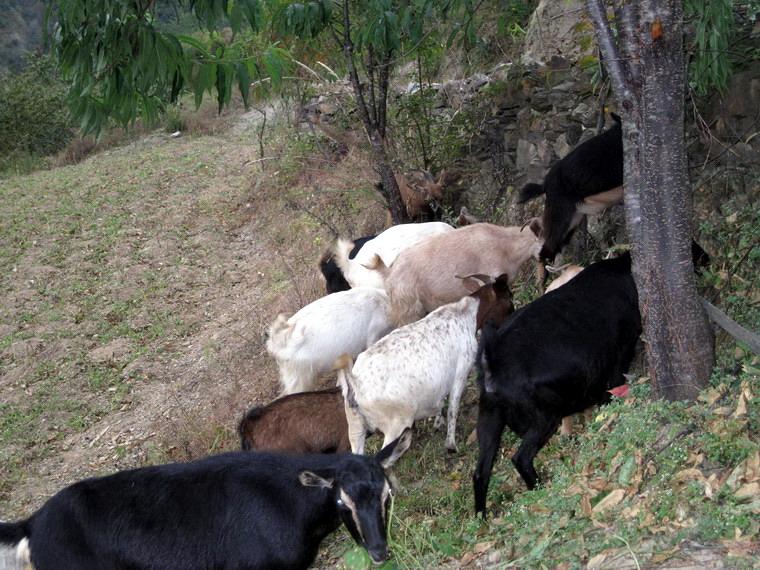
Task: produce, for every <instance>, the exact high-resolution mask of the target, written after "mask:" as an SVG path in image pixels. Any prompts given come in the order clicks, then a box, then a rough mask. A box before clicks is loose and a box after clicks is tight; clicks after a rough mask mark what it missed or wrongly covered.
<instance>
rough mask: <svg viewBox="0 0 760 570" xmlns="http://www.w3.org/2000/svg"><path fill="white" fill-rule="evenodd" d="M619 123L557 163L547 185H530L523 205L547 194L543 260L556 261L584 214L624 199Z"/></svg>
mask: <svg viewBox="0 0 760 570" xmlns="http://www.w3.org/2000/svg"><path fill="white" fill-rule="evenodd" d="M612 118H613V120H614V121H615V124H614V125H613V126H612V127H611V128H610V129H608V130H606V131H605V132H603V133H601V134H599V135H596V136H595V137H593V138H590V139H589V140H587V141H586V142H584V143H583V144H581V145H579V146H577V147H576V148H575V149H573V151H572V152H570V154H568V155H567V156H566V157H564V158H563V159H562V160H559V161H558V162H556V163H554V165H553V166H552V167H551V168H550V169H549V172H548V173H547V174H546V176H545V177H544V183H543V184H533V183H531V184H526V185H525V186H523V188H522V190H520V196H519V199H518V202H519V203H521V204H522V203H524V202H527V201H529V200H532V199H533V198H537V197H538V196H540V195H541V194H546V204H545V206H544V215H543V232H544V234H543V236H542V237H543V238H544V246H543V248H542V249H541V254H540V256H541V258H542V259H546V260H549V261H553V260H554V258H555V257H556V255H557V254H558V253H559V252H560V250H561V249H562V247H563V246H564V245H565V244H566V243H567V242H568V240H569V239H570V237H571V236H572V232H573V230H574V229H575V228H576V227H577V226H578V224H579V223H580V222H581V220H582V219H583V216H584V214H597V213H600V212H603V211H604V210H605V209H606V208H608V207H609V206H612V205H614V204H618V203H620V202H621V201H622V199H623V188H622V186H623V129H622V126H621V122H620V117H619V116H617V115H616V114H614V113H612Z"/></svg>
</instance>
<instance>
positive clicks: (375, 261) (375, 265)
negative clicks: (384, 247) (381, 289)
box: [362, 253, 388, 277]
mask: <svg viewBox="0 0 760 570" xmlns="http://www.w3.org/2000/svg"><path fill="white" fill-rule="evenodd" d="M362 265H363V266H364V267H366V268H367V269H370V270H372V271H377V272H379V273H380V275H382V276H383V277H386V276H387V275H388V266H387V265H385V262H384V261H383V258H382V257H380V256H379V255H378V254H377V253H376V254H374V255H373V256H372V257H371V258H370V260H369V261H368V262H366V263H362Z"/></svg>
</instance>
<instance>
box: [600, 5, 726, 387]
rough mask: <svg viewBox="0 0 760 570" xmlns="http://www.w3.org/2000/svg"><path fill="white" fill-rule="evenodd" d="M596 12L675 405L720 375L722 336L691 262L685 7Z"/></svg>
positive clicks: (654, 340) (644, 301)
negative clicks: (718, 342) (717, 340)
mask: <svg viewBox="0 0 760 570" xmlns="http://www.w3.org/2000/svg"><path fill="white" fill-rule="evenodd" d="M587 8H588V11H589V13H590V15H591V18H592V20H593V22H594V29H595V31H596V36H597V40H598V44H599V48H600V51H601V54H602V58H603V61H604V63H605V65H606V66H607V70H608V72H609V75H610V78H611V80H612V87H613V90H614V93H615V96H616V98H617V101H618V105H619V108H620V114H621V116H622V118H623V147H624V154H625V168H624V172H625V176H624V181H625V182H624V184H625V214H626V225H627V230H628V235H629V237H630V241H631V244H632V247H633V275H634V278H635V281H636V285H637V287H638V291H639V307H640V309H641V314H642V317H643V320H644V338H645V345H646V353H647V357H648V361H649V374H650V376H651V379H652V383H653V385H654V387H655V389H656V390H657V391H658V392H659V393H660V394H661V395H663V396H665V397H667V398H670V399H684V398H688V399H693V398H695V397H696V395H697V392H698V391H699V390H700V388H702V387H704V386H705V385H706V384H707V382H708V380H709V378H710V373H711V371H712V367H713V363H714V359H715V350H714V340H713V334H712V330H711V328H710V325H709V323H708V321H707V317H706V315H705V312H704V310H703V308H702V304H701V302H700V300H699V297H698V295H697V287H696V281H695V277H694V266H693V263H692V257H691V239H692V213H693V207H692V191H691V186H690V184H689V176H688V164H687V157H686V142H685V137H684V98H685V93H686V64H685V61H684V49H683V37H684V29H683V3H682V1H681V0H642V1H641V2H630V1H625V0H614V1H613V10H614V15H615V25H616V29H617V34H616V35H614V34H613V32H612V27H611V25H610V21H609V19H608V16H607V7H606V5H605V2H604V1H603V0H587Z"/></svg>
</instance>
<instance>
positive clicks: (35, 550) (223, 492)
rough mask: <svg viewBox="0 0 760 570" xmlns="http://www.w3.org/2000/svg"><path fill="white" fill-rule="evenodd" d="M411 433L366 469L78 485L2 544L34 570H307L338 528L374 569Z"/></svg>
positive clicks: (253, 456) (292, 459)
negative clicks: (395, 474) (391, 471)
mask: <svg viewBox="0 0 760 570" xmlns="http://www.w3.org/2000/svg"><path fill="white" fill-rule="evenodd" d="M410 441H411V433H410V432H409V430H407V431H406V432H404V433H403V434H402V435H401V436H400V437H399V438H398V439H396V440H395V441H393V442H392V443H391V444H389V445H388V446H386V447H385V448H384V449H382V450H381V451H380V452H379V453H378V454H377V455H376V456H374V457H366V456H359V455H352V454H350V453H345V454H339V455H281V454H273V453H248V452H233V453H226V454H222V455H217V456H214V457H208V458H206V459H201V460H199V461H193V462H191V463H174V464H169V465H158V466H154V467H143V468H141V469H134V470H132V471H122V472H120V473H116V474H114V475H109V476H106V477H98V478H94V479H86V480H84V481H80V482H78V483H75V484H73V485H71V486H69V487H66V488H65V489H63V490H62V491H60V492H59V493H58V494H56V495H55V496H53V497H52V498H51V499H49V500H48V501H47V502H46V503H45V504H44V505H43V506H42V508H41V509H40V510H38V511H37V512H36V513H34V514H33V515H32V516H31V517H29V518H28V519H26V520H24V521H20V522H17V523H0V544H2V543H4V544H17V543H20V544H19V547H18V548H17V552H19V553H21V554H22V555H24V557H25V558H26V559H25V560H23V562H26V563H28V562H29V559H31V564H32V565H33V566H34V568H35V570H59V569H64V570H100V569H103V568H108V569H109V570H127V569H129V570H140V569H157V568H161V569H165V570H170V569H177V570H193V569H208V568H215V569H217V570H222V569H242V568H246V569H263V568H267V569H269V568H306V567H308V566H309V564H311V562H312V561H313V560H314V558H315V557H316V555H317V550H318V548H319V544H320V542H322V540H323V539H324V538H325V537H326V536H327V535H328V534H330V533H331V532H332V531H334V530H335V529H337V528H338V527H339V526H340V524H341V521H342V522H343V523H344V524H345V525H346V527H348V530H349V531H350V533H351V535H352V536H353V537H354V539H355V540H356V541H357V542H358V543H359V544H361V545H362V546H364V547H365V548H366V549H367V550H368V551H369V554H370V556H371V557H372V559H373V560H374V561H375V562H378V563H379V562H382V561H383V560H385V559H386V558H387V557H388V547H387V542H386V524H387V509H388V507H389V503H390V501H389V495H390V492H391V488H390V484H389V482H388V479H387V478H386V476H385V472H384V469H387V468H389V467H390V466H391V465H393V463H394V462H395V461H396V460H397V459H398V458H399V457H400V456H401V455H402V454H403V453H404V451H406V449H407V448H408V447H409V442H410Z"/></svg>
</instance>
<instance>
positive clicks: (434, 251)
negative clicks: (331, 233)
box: [366, 223, 542, 326]
mask: <svg viewBox="0 0 760 570" xmlns="http://www.w3.org/2000/svg"><path fill="white" fill-rule="evenodd" d="M541 245H542V241H541V240H540V239H539V238H538V237H537V236H536V234H535V233H533V231H532V229H531V228H530V227H525V228H520V227H517V226H510V227H502V226H496V225H493V224H486V223H482V224H474V225H472V226H465V227H463V228H459V229H456V230H454V231H450V232H446V233H444V234H439V235H435V236H430V237H428V238H425V239H424V240H422V241H420V242H419V243H417V244H416V245H414V246H412V247H410V248H408V249H406V250H404V251H403V252H401V254H399V256H398V257H397V258H396V261H395V262H394V263H393V265H392V266H391V267H390V268H387V267H385V264H384V263H383V262H382V260H381V259H380V258H379V257H377V256H376V257H374V258H373V259H371V260H370V261H369V263H367V265H366V266H367V267H368V268H370V269H375V270H377V271H380V272H381V273H382V274H383V277H384V280H385V288H386V291H387V292H388V295H389V297H390V302H391V320H392V321H393V322H394V323H395V324H396V325H397V326H401V325H405V324H408V323H411V322H413V321H416V320H418V319H420V318H422V317H423V316H425V315H426V314H427V313H429V312H431V311H432V310H434V309H436V308H437V307H440V306H441V305H445V304H447V303H452V302H454V301H457V300H458V299H461V298H462V297H464V296H466V295H469V291H468V290H467V289H466V288H465V287H464V286H463V285H462V280H461V279H459V278H458V277H457V276H462V275H473V274H478V273H479V274H484V275H501V274H506V275H507V276H508V279H509V281H510V282H511V281H512V280H513V279H514V278H515V276H516V275H517V272H518V270H519V269H520V266H521V265H522V264H523V263H524V262H525V261H527V260H528V259H530V258H536V259H537V258H538V252H539V251H540V250H541Z"/></svg>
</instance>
